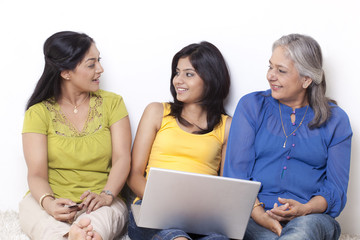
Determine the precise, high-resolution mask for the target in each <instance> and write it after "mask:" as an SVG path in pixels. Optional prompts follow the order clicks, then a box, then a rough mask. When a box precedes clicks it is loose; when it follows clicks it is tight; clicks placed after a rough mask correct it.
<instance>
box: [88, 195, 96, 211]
mask: <svg viewBox="0 0 360 240" xmlns="http://www.w3.org/2000/svg"><path fill="white" fill-rule="evenodd" d="M98 202H99V197H95V198H93V199H92V200H91V201H90V202H89V205H88V207H87V213H90V212H92V211H94V207H95V205H96V204H97V203H98Z"/></svg>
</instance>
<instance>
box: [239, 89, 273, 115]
mask: <svg viewBox="0 0 360 240" xmlns="http://www.w3.org/2000/svg"><path fill="white" fill-rule="evenodd" d="M272 101H275V100H274V99H273V98H272V97H271V92H270V91H269V90H268V91H258V92H252V93H248V94H246V95H244V96H243V97H242V98H240V100H239V102H238V105H237V107H236V112H241V113H242V114H245V115H246V114H250V115H254V114H255V115H257V114H259V113H260V112H262V111H263V109H265V108H266V107H267V106H268V105H269V104H270V103H271V102H272ZM254 117H256V116H254Z"/></svg>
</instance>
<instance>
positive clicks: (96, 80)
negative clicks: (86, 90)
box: [92, 78, 100, 83]
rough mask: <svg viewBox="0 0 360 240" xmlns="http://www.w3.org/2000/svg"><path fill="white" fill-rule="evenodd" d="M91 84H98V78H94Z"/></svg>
mask: <svg viewBox="0 0 360 240" xmlns="http://www.w3.org/2000/svg"><path fill="white" fill-rule="evenodd" d="M92 82H93V83H100V78H96V79H93V80H92Z"/></svg>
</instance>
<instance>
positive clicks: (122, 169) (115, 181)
mask: <svg viewBox="0 0 360 240" xmlns="http://www.w3.org/2000/svg"><path fill="white" fill-rule="evenodd" d="M129 172H130V157H128V158H126V159H119V160H117V161H116V162H115V164H114V165H113V166H112V167H111V170H110V173H109V177H108V180H107V182H106V185H105V186H104V190H110V191H111V192H112V193H113V194H114V196H117V195H118V194H119V193H120V191H121V189H122V188H123V187H124V185H125V183H126V179H127V177H128V175H129Z"/></svg>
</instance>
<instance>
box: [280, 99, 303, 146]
mask: <svg viewBox="0 0 360 240" xmlns="http://www.w3.org/2000/svg"><path fill="white" fill-rule="evenodd" d="M308 108H309V105H307V107H306V110H305V113H304V116H303V118H302V119H301V122H300V123H299V126H297V128H295V130H294V131H292V132H291V133H290V134H289V135H286V132H285V128H284V123H283V120H282V116H281V107H280V102H279V112H280V119H281V126H282V129H283V131H284V135H285V142H284V145H283V148H285V147H286V142H287V139H288V137H289V136H290V135H291V134H293V133H294V132H296V130H298V128H299V127H300V126H301V125H302V123H303V121H304V118H305V116H306V113H307V110H308Z"/></svg>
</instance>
